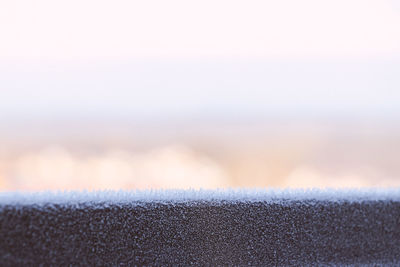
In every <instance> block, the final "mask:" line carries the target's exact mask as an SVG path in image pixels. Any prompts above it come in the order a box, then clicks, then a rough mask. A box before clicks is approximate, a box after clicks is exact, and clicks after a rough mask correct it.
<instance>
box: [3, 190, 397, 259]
mask: <svg viewBox="0 0 400 267" xmlns="http://www.w3.org/2000/svg"><path fill="white" fill-rule="evenodd" d="M399 223H400V191H399V189H390V190H389V189H388V190H382V189H379V190H371V189H369V190H333V189H332V190H214V191H207V190H188V191H183V190H166V191H119V192H117V191H101V192H42V193H22V192H8V193H1V194H0V262H1V265H2V266H3V265H4V266H41V265H43V266H189V265H196V266H244V265H250V266H336V265H339V266H343V265H345V266H349V265H350V266H352V265H355V266H360V265H361V266H362V265H368V266H383V265H384V266H399V265H400V256H399V255H400V227H399Z"/></svg>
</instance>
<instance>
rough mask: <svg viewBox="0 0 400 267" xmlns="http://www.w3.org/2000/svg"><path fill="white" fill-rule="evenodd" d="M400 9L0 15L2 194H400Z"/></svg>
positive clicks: (89, 4)
mask: <svg viewBox="0 0 400 267" xmlns="http://www.w3.org/2000/svg"><path fill="white" fill-rule="evenodd" d="M399 88H400V4H399V2H398V1H395V0H391V1H390V0H370V1H361V0H348V1H345V0H339V1H317V0H302V1H295V0H283V1H244V0H240V1H239V0H234V1H225V0H224V1H221V0H216V1H209V0H206V1H176V0H172V1H161V0H149V1H92V0H83V1H50V0H38V1H28V0H16V1H11V0H10V1H8V0H6V1H2V2H1V3H0V190H43V189H89V190H90V189H121V188H122V189H136V188H190V187H194V188H216V187H268V186H273V187H326V186H329V187H370V186H378V187H379V186H384V187H385V186H399V185H400V168H399V166H400V161H399V159H400V105H399V103H400V90H399Z"/></svg>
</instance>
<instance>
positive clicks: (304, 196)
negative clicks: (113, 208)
mask: <svg viewBox="0 0 400 267" xmlns="http://www.w3.org/2000/svg"><path fill="white" fill-rule="evenodd" d="M286 200H290V201H305V200H316V201H333V202H338V201H348V202H360V201H379V200H382V201H385V200H396V201H398V200H400V188H395V189H381V188H379V189H283V190H280V189H217V190H201V189H200V190H133V191H128V190H120V191H64V192H63V191H43V192H0V206H2V205H44V204H79V203H87V204H90V203H93V204H96V203H97V204H99V203H109V204H126V203H133V202H141V203H142V202H151V203H155V202H156V203H171V202H177V203H181V202H191V201H231V202H238V201H239V202H259V201H262V202H270V203H272V202H279V201H286Z"/></svg>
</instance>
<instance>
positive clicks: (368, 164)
mask: <svg viewBox="0 0 400 267" xmlns="http://www.w3.org/2000/svg"><path fill="white" fill-rule="evenodd" d="M260 125H261V126H260ZM271 125H272V127H266V126H265V125H264V124H257V123H256V124H250V125H236V124H226V125H224V124H216V125H214V126H213V125H206V126H204V125H203V126H201V127H200V126H184V125H183V126H182V125H180V126H177V127H176V128H175V127H170V128H168V127H165V128H162V127H161V129H158V128H157V129H150V128H149V129H145V130H143V129H142V134H141V135H138V134H135V133H137V132H138V131H135V130H132V129H131V130H129V131H128V130H126V129H125V128H124V127H122V128H119V129H125V130H126V131H125V132H124V131H114V132H111V133H110V131H106V130H105V128H102V127H97V126H96V127H94V128H93V129H92V130H93V131H92V132H90V131H87V132H86V135H85V134H83V132H85V131H83V130H82V131H81V132H80V135H73V134H67V135H62V134H57V133H55V134H54V135H53V136H47V137H46V136H43V135H35V134H32V133H31V132H29V131H28V132H27V134H26V136H25V137H24V136H21V134H20V135H18V136H14V137H13V136H12V135H9V136H7V135H3V136H2V138H1V148H2V149H1V150H0V188H1V190H45V189H52V190H56V189H57V190H65V189H88V190H93V189H136V188H139V189H144V188H221V187H266V186H272V187H368V186H382V187H386V186H400V164H399V159H400V157H399V156H400V134H399V131H398V129H396V128H395V127H393V125H390V124H389V126H387V125H386V126H382V125H381V126H377V125H372V126H371V125H367V126H365V125H359V124H357V125H352V124H349V125H347V126H346V127H344V126H343V125H340V127H339V126H338V127H336V126H329V127H325V126H323V124H313V125H311V126H304V125H305V124H302V123H299V124H288V125H286V124H282V123H278V124H276V123H275V124H271ZM49 129H51V128H48V130H49ZM101 129H104V131H101ZM116 129H118V127H117V128H116ZM42 130H43V131H46V129H45V128H43V129H42ZM61 132H62V130H61Z"/></svg>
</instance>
